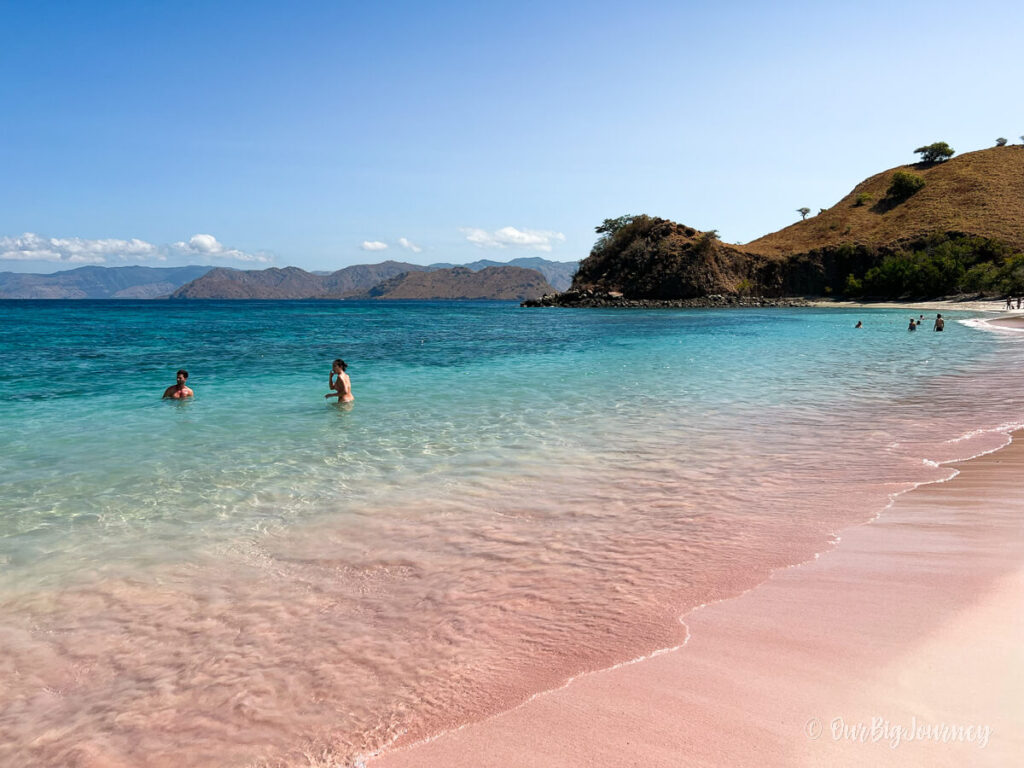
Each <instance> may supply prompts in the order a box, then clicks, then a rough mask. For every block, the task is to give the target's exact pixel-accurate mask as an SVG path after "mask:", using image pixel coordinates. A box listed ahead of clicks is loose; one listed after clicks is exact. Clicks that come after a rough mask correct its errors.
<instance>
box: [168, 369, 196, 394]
mask: <svg viewBox="0 0 1024 768" xmlns="http://www.w3.org/2000/svg"><path fill="white" fill-rule="evenodd" d="M177 378H178V383H177V384H172V385H171V386H169V387H168V388H167V389H165V390H164V397H170V398H173V399H174V400H183V399H184V398H186V397H192V396H193V395H194V394H195V392H193V391H192V390H191V389H189V388H188V385H187V384H186V383H185V382H186V381H188V371H186V370H185V369H184V368H182V369H181V370H180V371H178V373H177Z"/></svg>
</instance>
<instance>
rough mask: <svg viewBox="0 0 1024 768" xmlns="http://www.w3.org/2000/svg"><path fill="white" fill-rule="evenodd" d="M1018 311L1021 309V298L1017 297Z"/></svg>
mask: <svg viewBox="0 0 1024 768" xmlns="http://www.w3.org/2000/svg"><path fill="white" fill-rule="evenodd" d="M1017 309H1020V296H1018V297H1017Z"/></svg>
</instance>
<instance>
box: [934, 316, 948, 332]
mask: <svg viewBox="0 0 1024 768" xmlns="http://www.w3.org/2000/svg"><path fill="white" fill-rule="evenodd" d="M945 327H946V321H945V320H943V319H942V315H936V316H935V330H936V331H941V330H942V329H943V328H945Z"/></svg>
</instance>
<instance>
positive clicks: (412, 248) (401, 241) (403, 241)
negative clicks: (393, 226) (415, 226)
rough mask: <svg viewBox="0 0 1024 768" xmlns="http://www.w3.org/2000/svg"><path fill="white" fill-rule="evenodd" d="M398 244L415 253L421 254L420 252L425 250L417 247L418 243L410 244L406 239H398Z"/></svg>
mask: <svg viewBox="0 0 1024 768" xmlns="http://www.w3.org/2000/svg"><path fill="white" fill-rule="evenodd" d="M398 244H399V245H400V246H402V247H403V248H408V249H409V250H410V251H412V252H413V253H419V252H420V251H422V250H423V249H422V248H420V247H419V246H418V245H416V243H413V242H410V241H409V240H406V239H405V238H404V237H400V238H398Z"/></svg>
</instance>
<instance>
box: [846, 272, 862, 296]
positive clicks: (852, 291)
mask: <svg viewBox="0 0 1024 768" xmlns="http://www.w3.org/2000/svg"><path fill="white" fill-rule="evenodd" d="M843 295H844V296H863V295H864V283H862V282H861V281H860V280H858V279H857V278H856V277H854V276H853V274H852V273H851V274H849V275H847V276H846V283H845V284H844V285H843Z"/></svg>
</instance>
